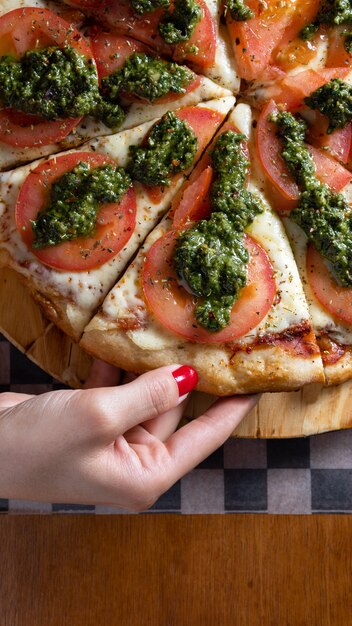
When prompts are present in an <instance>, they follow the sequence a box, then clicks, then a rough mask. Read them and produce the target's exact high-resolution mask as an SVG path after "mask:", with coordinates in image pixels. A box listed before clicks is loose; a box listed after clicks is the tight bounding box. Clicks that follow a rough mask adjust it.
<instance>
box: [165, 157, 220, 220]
mask: <svg viewBox="0 0 352 626" xmlns="http://www.w3.org/2000/svg"><path fill="white" fill-rule="evenodd" d="M212 178H213V168H212V167H211V165H208V167H206V168H205V169H204V170H203V171H202V172H201V174H200V175H199V176H198V178H197V179H196V180H195V181H194V182H191V181H189V182H188V183H186V185H185V187H184V189H183V193H182V196H181V198H180V201H179V202H178V203H177V205H176V207H172V209H176V210H175V213H174V218H173V228H175V229H180V228H184V227H185V226H186V224H187V223H189V224H191V222H197V221H199V220H202V219H205V218H206V217H208V215H209V213H210V200H209V189H210V185H211V182H212Z"/></svg>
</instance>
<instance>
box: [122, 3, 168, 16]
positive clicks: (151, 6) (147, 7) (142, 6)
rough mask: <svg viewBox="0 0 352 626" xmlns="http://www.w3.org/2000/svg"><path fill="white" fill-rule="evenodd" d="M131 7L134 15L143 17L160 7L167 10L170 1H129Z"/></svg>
mask: <svg viewBox="0 0 352 626" xmlns="http://www.w3.org/2000/svg"><path fill="white" fill-rule="evenodd" d="M131 5H132V9H133V10H134V11H135V12H136V13H139V15H143V13H150V11H155V9H159V8H160V7H161V8H163V9H167V8H168V7H169V6H170V0H131Z"/></svg>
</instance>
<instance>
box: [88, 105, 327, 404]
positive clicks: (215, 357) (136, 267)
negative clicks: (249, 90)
mask: <svg viewBox="0 0 352 626" xmlns="http://www.w3.org/2000/svg"><path fill="white" fill-rule="evenodd" d="M248 139H249V142H248V141H247V140H248ZM250 161H252V167H251V171H249V170H250V168H249V165H250ZM255 161H256V159H255V155H254V143H253V132H252V115H251V109H250V107H249V106H248V105H247V104H239V105H237V106H236V108H235V109H234V111H233V112H232V113H231V114H230V117H229V119H228V121H227V122H226V123H225V125H224V126H222V128H221V130H220V131H219V133H218V136H217V137H216V139H215V140H214V141H213V143H212V146H211V149H210V150H207V152H206V154H205V155H204V156H203V158H202V159H201V161H200V163H199V164H198V165H197V167H196V168H195V170H194V171H193V172H192V175H191V177H190V179H189V180H188V181H187V182H186V183H185V185H184V186H183V187H182V189H181V190H180V191H179V192H178V194H177V196H176V198H175V200H174V202H173V205H172V208H171V211H170V212H169V213H168V215H167V216H166V217H165V218H164V219H163V221H162V222H161V223H160V224H159V225H158V226H157V227H156V228H155V229H154V230H153V231H152V232H151V234H150V235H149V236H148V238H147V239H146V241H145V243H144V245H143V246H142V248H141V249H140V251H139V253H138V255H137V257H136V258H135V260H134V261H133V262H132V264H131V265H130V266H129V268H128V269H127V271H126V272H125V273H124V275H123V276H122V278H121V279H120V280H119V282H118V283H117V284H116V285H115V287H114V288H113V289H112V290H111V291H110V293H109V294H108V296H107V297H106V299H105V300H104V302H103V305H102V307H101V309H100V311H99V312H98V314H97V315H96V316H95V317H94V318H93V319H92V321H91V322H90V324H89V325H88V326H87V328H86V329H85V332H84V335H83V337H82V340H81V345H82V346H83V347H84V348H85V349H86V350H87V351H88V352H90V353H91V354H93V355H95V356H97V357H100V358H102V359H104V360H106V361H108V362H111V363H114V364H115V365H118V366H122V367H125V368H127V369H129V370H132V371H136V372H143V371H145V370H148V369H152V368H154V367H158V366H161V365H165V364H167V363H171V362H177V363H187V364H190V365H193V366H194V367H195V368H196V370H197V372H198V374H199V389H201V390H203V391H207V392H210V393H214V394H217V395H230V394H233V393H253V392H258V391H283V390H289V389H296V388H298V387H300V386H302V385H303V384H306V383H309V382H313V381H320V382H321V381H323V380H324V377H323V367H322V361H321V357H320V352H319V348H318V345H317V343H316V340H315V336H314V333H313V330H312V324H311V320H310V316H309V312H308V306H307V303H306V300H305V297H304V293H303V288H302V285H301V281H300V278H299V274H298V271H297V267H296V264H295V261H294V258H293V254H292V251H291V248H290V245H289V242H288V239H287V237H286V234H285V230H284V228H283V226H282V223H281V221H280V219H279V218H278V217H277V215H275V213H274V212H273V211H272V210H271V208H270V206H269V204H268V202H267V200H266V197H265V195H264V193H263V190H262V183H261V179H260V178H258V177H257V174H256V170H257V165H256V162H255Z"/></svg>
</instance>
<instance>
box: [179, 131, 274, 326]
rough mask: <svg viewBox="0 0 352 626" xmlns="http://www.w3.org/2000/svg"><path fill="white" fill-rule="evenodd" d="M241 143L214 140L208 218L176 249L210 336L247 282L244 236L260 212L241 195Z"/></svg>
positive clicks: (251, 197)
mask: <svg viewBox="0 0 352 626" xmlns="http://www.w3.org/2000/svg"><path fill="white" fill-rule="evenodd" d="M244 139H245V136H244V135H241V134H239V133H235V132H233V131H231V130H229V131H226V132H224V133H222V134H221V135H220V137H219V138H218V139H217V141H216V144H215V147H214V150H213V152H212V153H211V157H212V161H213V166H214V171H215V174H216V179H215V181H214V182H213V183H212V187H211V196H210V197H211V206H212V213H211V216H210V218H209V220H201V221H200V222H198V223H197V224H196V225H195V226H193V227H192V228H189V229H187V230H185V231H183V232H182V233H181V234H180V236H179V238H178V240H177V244H176V248H175V255H174V267H175V270H176V272H177V275H178V277H179V278H180V280H181V282H184V283H186V284H187V286H188V289H189V290H190V291H191V292H192V293H193V294H195V295H196V296H198V297H199V298H200V301H199V302H198V303H197V305H196V308H195V317H196V320H197V322H198V324H200V326H203V327H204V328H206V329H207V330H208V331H211V332H217V331H219V330H221V329H222V328H225V326H227V325H228V324H229V322H230V315H231V310H232V307H233V305H234V302H235V301H236V299H237V298H238V295H239V292H240V290H241V289H242V287H244V286H245V284H246V280H247V263H248V252H247V249H246V247H245V245H244V240H243V235H244V230H245V228H246V227H247V226H249V224H250V223H251V222H252V221H253V219H254V217H255V216H256V215H257V214H259V213H261V212H262V211H263V206H262V204H261V201H260V199H259V198H258V197H257V196H256V195H255V194H253V193H251V192H249V191H247V190H246V189H244V185H245V182H246V177H247V173H248V168H249V161H248V160H247V158H246V156H245V154H244V153H243V150H242V145H241V144H242V141H243V140H244Z"/></svg>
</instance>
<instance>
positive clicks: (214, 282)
mask: <svg viewBox="0 0 352 626" xmlns="http://www.w3.org/2000/svg"><path fill="white" fill-rule="evenodd" d="M350 68H352V1H351V0H280V2H278V1H277V0H265V1H263V0H223V1H222V0H120V1H118V0H100V1H98V0H71V1H69V2H67V3H64V2H49V1H47V2H46V1H44V0H32V1H30V0H2V1H0V170H1V173H0V265H1V266H4V267H10V268H12V269H13V270H14V271H15V272H16V273H18V275H19V276H20V277H21V279H22V280H23V282H24V284H25V285H26V287H27V288H28V290H30V292H31V293H32V294H33V296H34V297H35V298H36V300H37V301H38V302H39V304H40V305H41V307H42V309H43V311H44V313H45V315H46V316H47V317H48V318H49V319H50V320H52V321H53V322H54V323H55V324H57V326H59V327H60V328H61V329H62V330H63V331H64V332H65V333H67V335H69V336H70V337H71V338H72V339H73V340H74V341H76V342H79V343H80V345H81V346H82V348H84V349H85V350H86V351H87V352H89V353H90V354H92V355H94V356H96V357H98V358H101V359H103V360H105V361H107V362H110V363H112V364H114V365H116V366H119V367H123V368H124V369H127V370H130V371H133V372H144V371H146V370H148V369H152V368H155V367H159V366H162V365H166V364H169V363H181V364H182V363H186V364H189V365H191V366H193V367H195V369H196V370H197V372H198V375H199V386H198V388H199V389H200V390H202V391H207V392H210V393H214V394H216V395H230V394H234V393H254V392H259V391H285V390H293V389H298V388H300V387H302V386H303V385H306V384H308V383H312V382H323V383H325V384H328V385H333V384H338V383H340V382H343V381H345V380H348V379H351V378H352V212H351V208H350V207H351V202H352V193H351V189H352V182H351V181H352V152H351V140H352V70H351V69H350Z"/></svg>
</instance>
